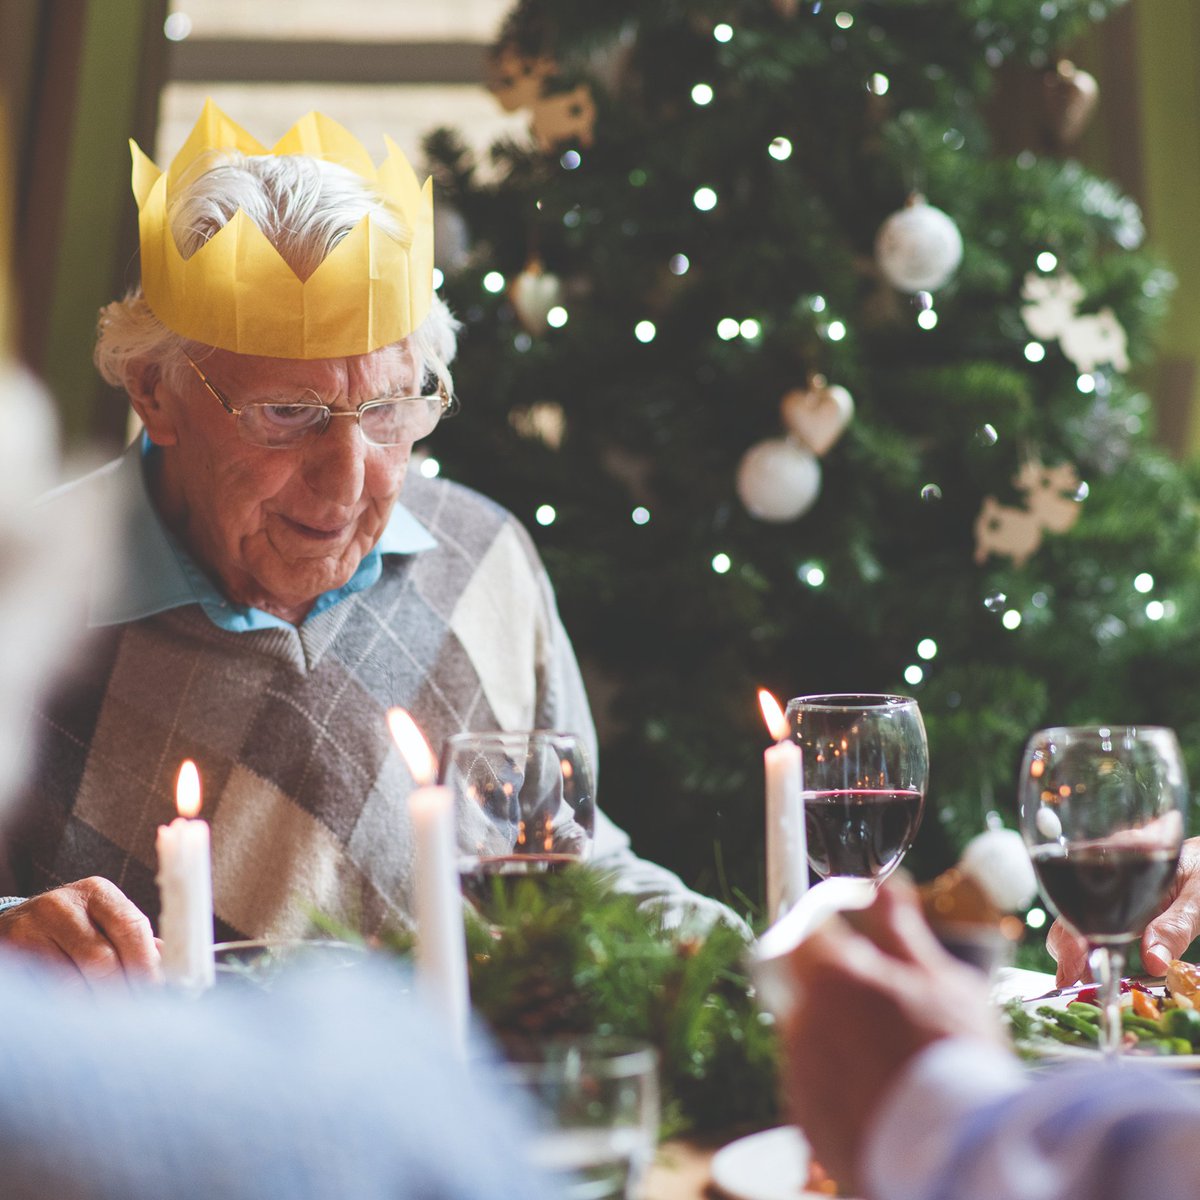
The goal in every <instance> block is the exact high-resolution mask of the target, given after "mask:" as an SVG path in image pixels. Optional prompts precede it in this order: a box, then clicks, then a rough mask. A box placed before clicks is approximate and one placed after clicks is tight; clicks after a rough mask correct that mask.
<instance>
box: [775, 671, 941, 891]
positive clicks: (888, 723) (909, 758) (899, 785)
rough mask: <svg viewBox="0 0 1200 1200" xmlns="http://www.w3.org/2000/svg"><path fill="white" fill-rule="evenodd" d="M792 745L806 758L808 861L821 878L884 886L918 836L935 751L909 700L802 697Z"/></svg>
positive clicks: (795, 710)
mask: <svg viewBox="0 0 1200 1200" xmlns="http://www.w3.org/2000/svg"><path fill="white" fill-rule="evenodd" d="M787 718H788V723H789V725H790V727H791V736H792V740H793V741H795V742H797V743H798V744H799V745H800V748H801V749H802V750H803V752H804V764H803V767H804V792H803V795H804V826H805V831H806V834H807V837H808V861H809V865H810V866H811V867H812V869H813V870H814V871H815V872H816V873H817V874H818V875H820V876H821V877H822V878H828V877H829V876H831V875H838V876H844V875H850V876H856V877H859V878H866V879H871V880H873V881H874V882H875V883H880V882H882V881H883V880H884V879H886V878H887V877H888V875H890V874H891V873H892V871H894V870H895V869H896V867H897V866H898V865H899V863H900V860H901V859H902V858H903V857H904V855H905V853H906V852H907V850H908V848H909V846H911V845H912V841H913V838H914V837H915V836H916V832H917V827H918V825H920V823H921V813H922V810H923V809H924V806H925V791H926V788H927V787H928V784H929V748H928V745H927V743H926V740H925V725H924V722H923V721H922V720H921V710H920V708H919V707H918V706H917V702H916V701H915V700H913V699H911V698H909V697H907V696H886V695H828V696H798V697H796V698H795V699H793V700H789V701H788V706H787Z"/></svg>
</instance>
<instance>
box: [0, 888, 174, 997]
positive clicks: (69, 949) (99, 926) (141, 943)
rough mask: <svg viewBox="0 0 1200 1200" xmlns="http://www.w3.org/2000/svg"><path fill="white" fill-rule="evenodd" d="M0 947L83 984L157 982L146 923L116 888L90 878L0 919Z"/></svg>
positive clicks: (155, 947) (155, 954)
mask: <svg viewBox="0 0 1200 1200" xmlns="http://www.w3.org/2000/svg"><path fill="white" fill-rule="evenodd" d="M0 944H3V945H8V946H12V947H14V948H16V949H18V950H22V951H27V952H30V953H33V954H37V955H39V956H40V957H41V958H43V959H45V960H47V961H49V962H51V963H57V964H58V965H59V966H61V967H65V968H67V969H69V970H73V971H77V972H78V974H79V975H80V976H82V977H83V979H84V980H86V981H87V982H88V983H89V984H94V983H99V982H102V981H104V980H122V979H144V980H156V979H158V978H159V973H160V965H161V955H160V954H159V950H158V945H157V944H156V941H155V938H154V933H153V931H152V929H151V928H150V921H149V920H148V918H147V917H146V915H145V913H143V912H142V911H141V910H140V909H139V908H137V907H136V906H135V905H134V903H133V901H131V900H130V899H129V898H128V897H127V896H126V895H125V893H124V892H122V891H121V889H120V888H119V887H117V885H116V884H115V883H113V882H111V881H110V880H108V879H102V878H101V877H99V876H92V877H91V878H88V879H81V880H79V881H78V882H76V883H68V884H65V885H64V886H63V887H58V888H54V889H53V890H52V891H49V892H43V893H42V894H41V895H40V896H33V897H31V898H30V899H28V900H25V901H22V903H20V904H18V905H15V906H14V907H12V908H10V909H7V910H6V911H5V912H3V913H0Z"/></svg>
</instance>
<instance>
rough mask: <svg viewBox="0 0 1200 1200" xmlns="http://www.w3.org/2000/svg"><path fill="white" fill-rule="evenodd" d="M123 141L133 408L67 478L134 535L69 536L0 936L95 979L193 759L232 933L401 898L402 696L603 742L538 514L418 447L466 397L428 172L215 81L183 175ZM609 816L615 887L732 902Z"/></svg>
mask: <svg viewBox="0 0 1200 1200" xmlns="http://www.w3.org/2000/svg"><path fill="white" fill-rule="evenodd" d="M133 152H134V171H133V188H134V193H135V195H136V197H137V200H138V205H139V210H140V217H139V223H140V241H141V276H142V279H141V285H140V286H139V287H138V288H137V289H135V290H134V291H133V292H132V293H130V295H129V296H128V297H126V299H124V300H121V301H117V302H114V303H112V304H110V305H108V306H107V308H105V309H104V310H103V312H102V314H101V321H100V327H99V336H98V341H97V346H96V351H95V358H96V362H97V365H98V366H99V368H100V371H101V373H102V374H103V375H104V377H105V378H106V379H107V380H108V381H109V382H111V383H114V384H118V385H119V386H121V387H123V388H124V389H125V391H126V392H127V393H128V396H129V399H130V402H131V403H132V405H133V408H134V410H135V411H136V413H137V415H138V417H139V418H140V419H141V422H142V425H143V427H144V430H145V433H144V436H143V437H142V438H141V439H140V440H139V441H138V442H137V443H135V444H134V445H133V446H131V447H130V448H129V450H128V451H127V452H126V453H125V455H124V456H123V457H122V458H121V459H119V460H118V461H117V462H115V463H112V464H110V465H109V466H108V467H105V468H103V469H102V470H101V471H99V472H97V473H95V474H93V475H92V476H89V477H88V478H86V479H85V480H83V481H81V482H80V483H78V484H75V485H72V487H71V488H70V489H68V490H67V492H66V495H65V496H64V497H63V499H72V500H76V499H78V497H79V496H80V495H82V496H84V497H87V498H88V503H111V504H112V505H113V506H114V507H115V508H116V509H117V510H118V511H119V514H120V515H119V517H118V527H119V533H120V537H119V540H118V545H117V550H116V552H115V554H113V555H112V556H110V558H109V560H108V561H104V560H103V559H101V560H100V561H97V560H96V559H97V558H98V557H99V556H93V557H92V558H89V557H88V556H87V555H86V554H83V553H80V554H79V556H78V561H77V563H76V566H77V567H78V568H79V569H80V570H81V571H83V572H85V573H87V575H88V577H89V579H90V581H91V595H90V604H89V614H88V623H89V625H90V626H91V627H92V630H93V635H94V636H93V639H92V644H91V650H90V653H89V656H88V659H87V661H86V663H84V664H83V665H81V666H80V667H78V668H77V669H76V670H75V672H74V673H73V675H72V678H71V680H70V685H69V687H68V688H67V689H65V691H64V693H63V694H62V695H60V696H59V697H57V698H56V700H55V701H54V703H52V704H50V705H47V706H44V707H43V708H42V709H41V711H40V712H39V714H38V720H37V721H36V722H35V730H34V732H35V736H36V738H37V739H38V741H39V743H40V756H39V760H38V765H37V769H36V772H35V774H34V778H33V785H32V788H31V792H30V795H29V798H28V800H27V803H26V804H25V806H24V810H23V812H22V819H21V821H20V823H19V825H18V827H16V828H15V829H14V830H13V831H12V833H11V836H10V838H9V846H8V851H9V854H8V858H9V863H10V869H11V872H12V883H11V885H10V887H11V890H12V891H13V892H14V893H16V894H15V895H14V896H13V897H12V899H11V902H10V906H9V907H8V908H7V909H6V910H5V911H3V912H2V913H0V941H7V942H8V943H9V944H14V945H20V946H23V947H26V948H28V949H31V950H34V951H37V952H40V953H43V954H45V955H47V956H49V957H51V958H53V959H56V960H58V961H60V962H66V963H70V964H73V965H74V966H75V967H76V968H77V969H78V970H79V971H80V972H82V973H83V974H84V975H86V976H88V977H89V978H95V977H103V976H107V975H112V974H120V973H122V972H125V973H128V972H145V971H152V970H153V969H154V965H155V960H156V956H157V951H156V949H155V944H154V940H153V922H154V921H155V919H156V917H157V909H158V893H157V888H156V887H155V883H154V872H155V854H154V837H155V830H156V828H157V826H159V825H160V824H163V823H165V822H166V821H168V820H169V819H170V817H171V816H172V815H173V795H172V779H173V776H174V773H175V771H176V769H177V767H178V765H179V763H180V761H181V760H182V759H184V758H191V759H193V760H195V762H196V764H197V766H198V767H199V770H200V774H201V777H202V779H203V781H204V785H205V792H204V795H205V807H204V816H205V817H206V818H207V819H208V820H209V821H210V822H211V824H212V846H213V889H214V908H215V921H216V931H217V936H218V939H219V940H231V939H237V938H244V937H288V936H296V935H298V934H302V933H303V932H304V931H305V930H306V929H307V928H308V927H309V925H310V923H311V920H312V918H313V915H314V914H321V915H323V916H324V917H327V918H330V919H332V920H334V921H338V922H342V923H345V924H348V925H351V926H353V927H355V928H357V929H359V930H360V931H361V932H362V933H364V934H367V935H372V934H375V933H378V932H379V931H381V930H382V929H383V928H385V927H387V926H392V925H397V924H402V923H404V921H405V920H406V919H407V917H408V914H409V913H410V912H411V898H412V889H413V840H412V837H411V828H410V825H409V816H408V812H407V805H406V804H405V803H404V798H405V796H406V795H407V794H408V792H409V791H410V789H411V788H412V779H411V777H410V775H409V773H408V769H407V767H406V766H405V764H404V763H403V761H402V760H401V758H400V756H399V755H398V753H397V752H396V749H395V747H394V745H393V744H392V742H391V738H390V736H389V733H388V730H387V726H386V722H385V713H386V710H387V709H388V708H389V707H390V706H392V705H399V706H402V707H404V708H406V709H408V710H409V712H410V713H411V714H412V716H413V718H414V719H415V720H416V722H417V724H418V725H419V726H420V727H421V729H422V730H423V731H424V733H425V735H426V737H427V738H428V739H429V741H430V742H431V744H432V747H433V749H434V752H435V754H436V753H437V752H438V750H439V749H440V747H441V745H442V743H443V742H444V740H445V739H446V737H448V736H449V735H450V734H452V733H457V732H461V731H464V730H481V729H509V730H520V729H557V730H567V731H572V732H576V733H579V734H582V735H583V736H584V738H585V740H586V741H587V742H588V743H590V745H591V749H592V755H593V758H594V753H595V732H594V728H593V723H592V718H591V713H590V711H589V708H588V702H587V698H586V695H585V693H584V689H583V684H582V681H581V678H580V674H579V669H578V666H577V664H576V660H575V656H574V653H573V651H572V649H571V644H570V642H569V640H568V638H567V635H566V633H565V631H564V629H563V627H562V624H561V621H560V620H559V616H558V613H557V610H556V607H555V602H554V597H553V593H552V591H551V588H550V584H549V581H548V579H547V577H546V574H545V571H544V569H543V567H542V564H541V562H540V560H539V558H538V555H537V552H536V550H535V549H534V546H533V543H532V541H531V540H530V538H529V536H528V534H527V533H526V532H525V530H524V529H523V528H522V527H521V526H520V525H519V524H518V522H517V521H516V519H515V518H514V517H513V516H512V515H511V514H509V513H508V512H506V511H504V510H503V509H501V508H500V507H498V506H497V505H495V504H493V503H492V502H490V501H488V500H486V499H484V498H483V497H482V496H480V495H478V494H477V493H474V492H472V491H470V490H468V489H466V488H464V487H461V486H457V485H455V484H453V483H450V482H447V481H445V480H442V479H431V478H425V477H423V476H422V475H421V474H420V473H419V472H418V471H416V470H410V459H411V456H412V452H413V447H414V445H415V443H416V442H418V441H419V440H420V439H422V438H424V437H426V436H428V435H429V434H430V433H432V432H433V430H434V428H435V427H436V425H437V424H438V421H439V420H440V418H441V417H442V416H443V415H444V414H445V413H446V412H447V411H448V409H449V408H450V406H451V397H452V395H453V381H452V379H451V376H450V370H449V364H450V361H451V359H452V358H453V356H454V352H455V332H456V329H457V322H455V320H454V319H453V318H452V317H451V315H450V313H449V311H448V309H447V308H446V306H445V304H444V303H443V302H442V301H441V299H440V298H439V297H438V296H437V295H436V294H435V293H434V290H433V284H432V280H433V244H432V226H433V209H432V203H433V201H432V190H431V189H432V185H431V183H430V182H427V183H426V184H425V187H424V188H423V189H422V187H421V186H420V185H419V184H418V182H417V179H416V176H415V175H414V174H413V171H412V168H411V167H410V166H409V164H408V162H407V161H406V160H405V159H404V156H403V155H402V154H401V153H400V151H399V149H398V148H397V147H396V146H395V145H394V144H393V143H391V142H389V143H388V154H387V157H386V158H385V160H384V162H383V163H382V164H381V165H380V166H379V167H378V168H376V167H375V165H374V164H373V162H372V160H371V158H370V156H369V155H368V154H367V152H366V151H365V150H364V149H363V148H362V146H361V145H360V143H359V142H358V141H357V140H356V139H354V138H353V137H352V136H351V135H350V134H349V133H348V132H347V131H346V130H345V129H343V128H342V127H341V126H339V125H337V124H336V123H335V122H333V121H331V120H329V119H328V118H326V117H323V116H321V115H320V114H317V113H311V114H309V115H308V116H307V117H304V118H302V119H301V120H300V121H299V122H297V124H296V125H295V126H294V127H293V128H292V129H291V130H290V131H289V132H288V133H287V134H285V135H284V137H283V138H282V139H281V140H280V142H279V143H277V144H276V146H275V147H274V148H273V149H272V150H269V151H268V150H267V149H265V148H264V147H263V146H261V145H260V144H259V143H257V142H256V141H255V139H254V138H253V137H251V136H250V135H249V134H248V133H246V132H245V130H243V129H241V128H240V127H239V126H237V125H236V124H234V123H233V122H232V121H230V120H229V118H227V117H226V116H225V115H224V114H223V113H221V112H220V111H219V110H218V109H217V108H216V107H215V106H214V105H213V104H212V103H211V102H209V103H208V104H207V105H206V106H205V108H204V111H203V112H202V114H201V116H200V118H199V120H198V121H197V124H196V126H195V128H194V129H193V131H192V133H191V134H190V136H189V137H188V139H187V141H186V143H185V144H184V146H183V148H182V149H181V150H180V152H179V154H178V155H177V156H176V158H175V160H174V161H173V162H172V164H171V166H170V167H169V168H168V170H167V171H165V172H162V171H160V170H159V169H158V168H157V167H156V166H155V165H154V164H153V163H152V162H151V161H150V160H149V159H148V158H146V156H145V155H143V154H142V153H141V151H140V150H138V149H137V147H136V146H134V147H133ZM402 489H403V497H402V499H401V491H402ZM51 507H53V505H51ZM588 801H589V803H594V801H593V800H592V798H590V797H589V798H588ZM595 825H596V833H595V844H594V855H593V858H594V861H595V864H596V865H597V866H600V867H603V868H607V869H610V870H611V871H612V872H613V874H614V876H615V878H616V881H617V885H618V887H620V888H622V890H626V891H629V892H633V893H636V894H639V895H641V896H643V897H645V898H646V899H647V901H648V902H650V903H661V904H663V906H664V907H667V908H673V910H674V911H676V912H679V913H688V914H697V913H698V914H700V915H701V916H702V919H705V920H711V919H712V918H713V917H714V916H717V915H721V914H723V913H726V912H727V910H724V909H723V908H722V907H721V906H719V905H717V904H716V903H715V902H714V901H711V900H708V899H707V898H705V897H700V896H697V895H695V894H693V893H690V892H688V891H687V890H686V889H685V888H684V887H683V885H682V884H681V883H680V881H679V880H678V879H677V878H676V877H675V876H674V875H672V874H671V873H670V872H668V871H666V870H664V869H662V868H660V867H657V866H654V865H653V864H650V863H647V862H645V861H643V860H640V859H638V858H637V857H636V856H635V855H634V854H633V853H632V851H631V849H630V846H629V839H628V837H627V836H626V835H625V834H624V833H623V832H621V831H620V830H619V829H617V828H616V826H614V825H613V824H612V822H611V821H609V820H608V819H607V818H606V817H605V815H604V814H603V813H602V812H599V811H597V812H596V813H595ZM575 828H576V830H577V827H575ZM552 848H554V847H549V846H548V847H547V849H552ZM728 915H730V916H732V914H728ZM735 920H736V918H735Z"/></svg>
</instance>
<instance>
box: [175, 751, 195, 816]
mask: <svg viewBox="0 0 1200 1200" xmlns="http://www.w3.org/2000/svg"><path fill="white" fill-rule="evenodd" d="M175 808H176V810H177V811H178V813H179V815H180V816H181V817H186V818H187V819H188V820H189V821H190V820H191V819H192V818H193V817H194V816H195V815H196V814H197V813H198V812H199V811H200V772H199V771H197V770H196V764H195V763H194V762H192V760H191V759H190V758H185V759H184V760H183V762H181V763H180V764H179V774H178V775H177V776H176V778H175Z"/></svg>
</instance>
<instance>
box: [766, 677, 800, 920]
mask: <svg viewBox="0 0 1200 1200" xmlns="http://www.w3.org/2000/svg"><path fill="white" fill-rule="evenodd" d="M758 703H759V706H760V707H761V708H762V714H763V719H764V720H765V721H766V723H767V728H768V729H769V730H770V731H771V736H772V737H773V738H775V745H774V746H768V747H767V749H766V750H765V751H764V753H763V767H764V770H765V771H766V777H767V839H766V842H767V919H768V920H769V921H770V922H772V923H774V922H775V921H778V920H779V918H780V917H782V916H783V914H784V913H786V912H787V911H788V909H790V908H791V907H792V905H793V904H795V903H796V901H797V900H799V899H800V897H801V896H802V895H804V893H805V892H806V891H807V890H808V839H807V837H806V835H805V831H804V798H803V795H802V793H803V791H804V756H803V754H802V753H801V750H800V747H799V746H797V745H796V743H795V742H793V741H792V740H791V738H790V737H789V736H788V723H787V717H786V716H785V715H784V712H783V709H782V708H780V707H779V701H778V700H776V699H775V697H774V696H772V695H771V693H770V692H768V691H767V690H766V688H759V690H758Z"/></svg>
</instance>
